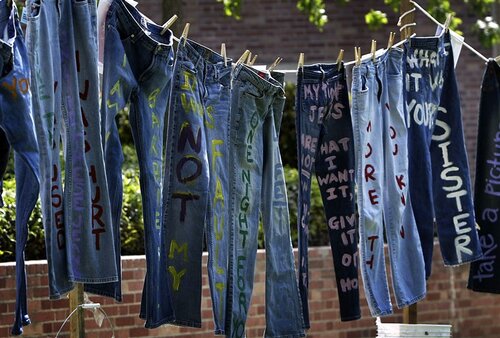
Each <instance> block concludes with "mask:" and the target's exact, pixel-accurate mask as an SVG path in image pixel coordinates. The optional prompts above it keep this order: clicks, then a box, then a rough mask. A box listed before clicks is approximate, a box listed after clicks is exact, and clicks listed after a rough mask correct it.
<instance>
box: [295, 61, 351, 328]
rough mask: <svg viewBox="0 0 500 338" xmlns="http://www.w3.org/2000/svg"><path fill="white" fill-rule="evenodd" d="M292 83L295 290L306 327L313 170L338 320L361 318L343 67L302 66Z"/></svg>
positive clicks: (349, 131) (348, 125)
mask: <svg viewBox="0 0 500 338" xmlns="http://www.w3.org/2000/svg"><path fill="white" fill-rule="evenodd" d="M297 84H298V85H297V102H296V103H297V104H296V105H297V107H296V111H297V118H296V126H297V144H298V159H299V165H298V168H299V173H300V189H299V200H298V211H299V212H298V220H297V224H298V231H299V262H300V267H299V289H300V293H301V297H302V307H303V312H304V321H305V325H306V327H309V326H310V325H309V309H308V299H307V292H308V284H309V277H308V276H309V273H308V256H307V247H308V245H307V244H308V243H307V240H308V226H309V216H310V206H311V180H312V174H313V171H314V172H316V177H317V179H318V183H319V188H320V191H321V196H322V199H323V206H324V210H325V215H326V225H327V226H328V234H329V236H330V245H331V250H332V255H333V263H334V266H335V277H336V279H337V291H338V294H339V303H340V317H341V320H343V321H348V320H355V319H359V318H360V317H361V310H360V307H359V289H358V261H359V259H358V248H357V241H358V239H357V234H356V226H357V216H356V210H355V199H354V196H355V194H354V176H355V175H354V140H353V132H352V122H351V114H350V111H349V97H348V96H349V92H348V90H347V83H346V76H345V68H344V67H343V66H342V67H341V69H340V70H338V65H337V64H317V65H310V66H304V67H303V69H302V68H301V69H299V73H298V78H297Z"/></svg>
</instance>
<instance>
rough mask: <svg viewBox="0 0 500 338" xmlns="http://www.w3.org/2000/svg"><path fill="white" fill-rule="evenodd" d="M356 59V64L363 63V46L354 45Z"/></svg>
mask: <svg viewBox="0 0 500 338" xmlns="http://www.w3.org/2000/svg"><path fill="white" fill-rule="evenodd" d="M354 60H355V61H356V66H359V65H361V47H354Z"/></svg>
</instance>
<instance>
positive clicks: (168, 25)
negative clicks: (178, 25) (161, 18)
mask: <svg viewBox="0 0 500 338" xmlns="http://www.w3.org/2000/svg"><path fill="white" fill-rule="evenodd" d="M178 18H179V17H178V16H177V14H174V15H173V16H172V17H171V18H170V19H168V21H167V22H165V23H164V24H163V26H162V27H163V28H162V30H161V32H160V35H163V34H165V32H166V31H168V29H169V28H170V27H171V26H172V25H173V24H174V22H175V21H177V19H178Z"/></svg>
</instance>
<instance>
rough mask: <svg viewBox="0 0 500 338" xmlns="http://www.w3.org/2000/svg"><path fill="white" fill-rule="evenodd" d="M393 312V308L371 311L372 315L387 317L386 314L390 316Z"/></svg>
mask: <svg viewBox="0 0 500 338" xmlns="http://www.w3.org/2000/svg"><path fill="white" fill-rule="evenodd" d="M392 314H393V311H392V309H389V310H383V311H372V312H371V315H372V317H385V316H390V315H392Z"/></svg>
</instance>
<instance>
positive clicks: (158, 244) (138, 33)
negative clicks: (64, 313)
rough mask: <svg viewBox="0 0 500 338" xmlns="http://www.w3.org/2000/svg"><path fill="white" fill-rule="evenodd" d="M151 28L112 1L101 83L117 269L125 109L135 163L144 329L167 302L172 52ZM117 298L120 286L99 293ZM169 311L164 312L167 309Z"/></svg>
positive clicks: (156, 29) (133, 11)
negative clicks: (165, 197)
mask: <svg viewBox="0 0 500 338" xmlns="http://www.w3.org/2000/svg"><path fill="white" fill-rule="evenodd" d="M161 30H162V27H161V26H158V25H155V24H153V23H152V22H151V21H150V20H149V19H147V18H146V17H145V16H144V15H143V14H142V13H140V12H139V11H138V10H137V9H135V8H134V7H132V6H131V5H129V4H128V3H127V2H126V1H122V0H118V1H114V2H113V3H112V4H111V6H110V8H109V10H108V13H107V19H106V46H105V50H104V73H103V84H102V106H101V117H102V136H103V138H104V140H105V141H104V142H105V163H106V174H107V179H108V186H109V189H110V191H109V192H110V200H111V206H112V212H111V214H112V219H113V232H114V233H115V249H116V264H117V266H118V267H120V265H119V264H120V215H121V208H122V198H123V182H122V164H123V159H124V158H123V152H122V147H121V143H120V138H119V133H118V126H117V123H116V117H117V115H118V113H119V112H122V113H123V112H124V110H125V111H126V109H127V105H129V107H128V117H129V122H130V127H131V129H132V136H133V138H134V144H135V148H136V152H137V157H138V160H139V170H140V175H139V181H140V187H141V197H142V209H143V217H144V234H145V239H144V240H145V247H146V267H147V272H146V278H145V282H144V290H143V297H142V303H141V317H142V318H147V319H148V322H147V323H146V325H147V326H148V325H149V323H150V321H151V320H153V318H155V317H154V316H155V313H157V312H158V311H162V310H163V307H164V306H166V307H167V308H168V309H169V305H168V302H167V303H165V302H163V301H162V300H163V299H164V297H166V296H165V291H164V290H165V283H164V282H162V281H164V280H165V278H166V276H165V274H166V273H167V272H166V269H165V267H166V257H165V254H164V253H165V250H164V249H163V246H164V243H163V242H164V233H163V231H162V225H161V215H162V207H161V200H162V195H161V194H162V191H161V185H162V172H163V164H162V154H163V130H164V119H165V111H166V107H167V104H168V94H169V92H170V86H171V77H172V65H173V51H172V34H171V32H170V31H168V32H166V33H165V34H164V35H161V34H160V32H161ZM101 292H103V294H106V295H110V296H113V297H115V298H116V299H117V300H121V298H122V294H121V286H120V282H118V283H110V284H108V285H107V286H106V289H101ZM169 311H170V310H169Z"/></svg>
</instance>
